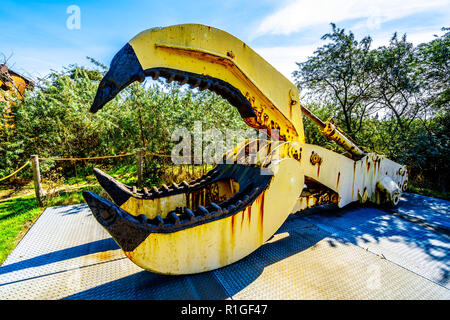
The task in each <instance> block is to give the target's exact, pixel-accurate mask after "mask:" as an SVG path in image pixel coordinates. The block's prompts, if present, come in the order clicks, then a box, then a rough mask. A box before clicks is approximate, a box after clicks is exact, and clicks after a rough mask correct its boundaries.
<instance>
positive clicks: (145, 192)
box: [132, 169, 219, 198]
mask: <svg viewBox="0 0 450 320" xmlns="http://www.w3.org/2000/svg"><path fill="white" fill-rule="evenodd" d="M218 174H219V171H218V170H214V169H213V170H211V171H210V172H208V173H207V174H205V175H203V176H202V177H200V178H198V179H195V180H193V181H192V182H191V183H188V182H186V181H182V182H181V183H180V184H177V183H172V184H171V185H170V186H167V185H166V184H163V185H162V186H161V187H160V188H158V187H156V186H153V187H151V188H150V190H149V189H147V188H145V187H144V188H143V189H142V190H137V188H136V186H133V187H132V192H133V194H135V195H141V196H144V197H145V198H151V197H155V196H158V197H160V196H162V195H164V194H166V193H170V192H174V191H181V190H185V189H189V188H194V189H196V188H198V187H200V186H202V185H204V184H206V183H207V182H209V181H211V180H212V179H213V178H215V177H216V176H217V175H218Z"/></svg>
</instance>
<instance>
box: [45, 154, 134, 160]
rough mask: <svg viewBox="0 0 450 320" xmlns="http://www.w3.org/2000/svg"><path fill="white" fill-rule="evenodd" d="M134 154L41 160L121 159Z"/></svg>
mask: <svg viewBox="0 0 450 320" xmlns="http://www.w3.org/2000/svg"><path fill="white" fill-rule="evenodd" d="M135 154H136V152H134V153H126V154H118V155H115V156H100V157H90V158H39V160H42V161H76V160H98V159H109V158H119V157H128V156H132V155H135Z"/></svg>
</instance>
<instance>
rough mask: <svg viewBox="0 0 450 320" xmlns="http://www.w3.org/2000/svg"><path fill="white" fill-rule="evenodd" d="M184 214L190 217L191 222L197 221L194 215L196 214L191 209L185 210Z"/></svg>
mask: <svg viewBox="0 0 450 320" xmlns="http://www.w3.org/2000/svg"><path fill="white" fill-rule="evenodd" d="M184 212H185V213H186V214H187V215H188V217H189V220H191V221H192V220H194V219H195V215H194V212H192V210H191V209H189V208H186V209H185V210H184Z"/></svg>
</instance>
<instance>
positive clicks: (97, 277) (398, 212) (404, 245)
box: [0, 194, 450, 300]
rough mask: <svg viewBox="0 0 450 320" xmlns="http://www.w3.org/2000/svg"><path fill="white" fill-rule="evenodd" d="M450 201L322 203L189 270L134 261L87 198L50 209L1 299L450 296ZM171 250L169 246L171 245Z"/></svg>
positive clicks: (3, 270) (9, 273) (4, 274)
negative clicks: (247, 249) (164, 269)
mask: <svg viewBox="0 0 450 320" xmlns="http://www.w3.org/2000/svg"><path fill="white" fill-rule="evenodd" d="M449 212H450V201H444V200H438V199H434V198H429V197H423V196H419V195H414V194H404V195H403V197H402V199H401V202H400V204H399V206H398V208H396V209H393V210H382V209H380V208H375V207H361V206H353V205H351V206H348V207H346V208H343V209H338V208H335V207H321V208H314V209H310V210H309V211H306V212H303V213H298V214H296V215H291V216H290V217H289V219H288V220H287V221H286V222H285V223H284V224H283V226H282V227H281V228H280V230H278V232H277V233H276V234H275V235H274V237H273V238H272V239H270V240H269V241H268V242H267V243H266V244H264V245H263V246H262V247H261V248H260V249H258V250H257V251H255V252H254V253H253V254H251V255H250V256H248V257H246V258H244V259H242V260H240V261H238V262H236V263H234V264H232V265H230V266H227V267H225V268H222V269H219V270H214V271H211V272H205V273H201V274H196V275H189V276H166V275H159V274H154V273H151V272H147V271H144V270H142V269H140V268H139V267H137V266H135V265H134V264H133V263H132V262H131V261H129V260H128V259H127V258H126V257H125V255H124V254H123V253H122V251H121V250H120V249H119V247H118V246H117V244H116V243H115V242H114V241H113V240H112V239H111V238H110V237H109V235H108V234H107V233H106V231H104V229H103V228H101V227H100V225H99V224H98V223H97V222H96V221H95V219H94V218H93V216H92V214H91V212H90V210H89V208H88V207H87V206H86V205H74V206H63V207H53V208H48V209H46V210H45V211H44V213H43V214H42V215H41V216H40V218H39V219H38V220H37V221H36V223H35V224H34V226H33V227H32V228H31V229H30V230H29V231H28V233H27V234H26V235H25V237H24V238H23V239H22V240H21V241H20V243H19V244H18V245H17V247H16V248H15V249H14V250H13V252H12V253H11V254H10V255H9V256H8V258H7V259H6V260H5V262H4V263H3V265H2V266H1V267H0V299H20V300H21V299H40V300H43V299H44V300H45V299H52V300H53V299H82V300H87V299H99V300H101V299H108V300H111V299H112V300H114V299H261V300H263V299H445V300H447V299H449V298H450V279H449V271H450V257H449V253H450V241H449V240H450V218H449ZM168 254H170V253H168Z"/></svg>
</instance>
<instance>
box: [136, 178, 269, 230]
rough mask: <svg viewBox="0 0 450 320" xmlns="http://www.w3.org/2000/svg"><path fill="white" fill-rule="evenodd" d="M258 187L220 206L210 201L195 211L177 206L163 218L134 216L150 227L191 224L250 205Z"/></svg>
mask: <svg viewBox="0 0 450 320" xmlns="http://www.w3.org/2000/svg"><path fill="white" fill-rule="evenodd" d="M259 192H260V188H259V187H256V188H255V189H253V190H252V191H251V193H249V194H245V195H244V196H242V197H240V199H233V198H230V199H228V200H227V201H224V202H222V206H219V205H218V204H216V203H214V202H211V203H210V204H209V205H208V206H207V207H204V206H201V205H200V206H198V208H197V209H196V210H195V211H192V210H191V209H189V208H181V207H180V208H177V209H176V210H173V211H170V212H169V213H168V214H167V216H166V217H165V218H162V217H160V216H156V217H155V218H153V219H148V218H147V216H146V215H145V214H140V215H138V216H136V219H137V221H138V222H139V223H140V224H141V225H143V226H145V227H147V228H151V229H158V230H170V229H173V228H177V227H181V226H187V225H191V224H194V223H197V222H201V221H205V220H210V219H214V218H219V217H224V216H227V215H228V214H233V213H235V212H236V210H240V209H241V208H243V207H245V206H247V205H250V202H252V200H254V198H256V196H257V195H258V194H259Z"/></svg>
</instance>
